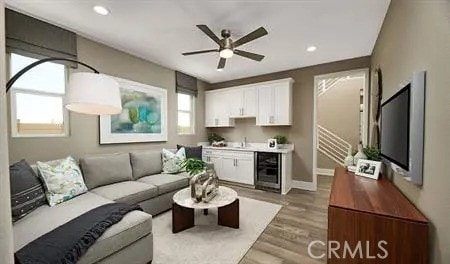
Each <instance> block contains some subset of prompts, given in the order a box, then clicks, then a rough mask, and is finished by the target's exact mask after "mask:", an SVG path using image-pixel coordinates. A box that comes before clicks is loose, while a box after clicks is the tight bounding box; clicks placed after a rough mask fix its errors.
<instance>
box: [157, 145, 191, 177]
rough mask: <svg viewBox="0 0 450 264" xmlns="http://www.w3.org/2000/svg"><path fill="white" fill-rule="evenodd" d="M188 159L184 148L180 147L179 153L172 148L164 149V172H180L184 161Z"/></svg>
mask: <svg viewBox="0 0 450 264" xmlns="http://www.w3.org/2000/svg"><path fill="white" fill-rule="evenodd" d="M185 159H186V152H185V150H184V148H180V149H179V150H178V151H177V153H173V152H172V151H170V150H167V149H163V150H162V160H163V172H164V173H178V172H181V169H182V167H181V166H182V163H183V161H184V160H185Z"/></svg>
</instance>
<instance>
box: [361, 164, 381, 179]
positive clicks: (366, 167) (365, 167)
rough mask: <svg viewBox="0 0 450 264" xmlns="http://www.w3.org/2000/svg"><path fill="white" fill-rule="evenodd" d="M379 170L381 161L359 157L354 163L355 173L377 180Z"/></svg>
mask: <svg viewBox="0 0 450 264" xmlns="http://www.w3.org/2000/svg"><path fill="white" fill-rule="evenodd" d="M380 170H381V161H374V160H366V159H359V160H358V163H357V164H356V170H355V175H358V176H363V177H366V178H370V179H374V180H378V178H379V176H380Z"/></svg>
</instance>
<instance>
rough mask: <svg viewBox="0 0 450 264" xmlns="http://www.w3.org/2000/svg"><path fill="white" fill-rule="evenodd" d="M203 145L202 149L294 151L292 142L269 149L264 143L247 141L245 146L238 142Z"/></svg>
mask: <svg viewBox="0 0 450 264" xmlns="http://www.w3.org/2000/svg"><path fill="white" fill-rule="evenodd" d="M200 145H202V146H203V148H204V149H213V150H229V151H248V152H274V153H290V152H292V151H294V145H293V144H286V145H282V146H280V147H279V148H278V149H269V148H267V144H266V143H247V146H246V147H237V146H238V143H227V146H226V147H213V146H207V145H206V146H205V145H203V144H200Z"/></svg>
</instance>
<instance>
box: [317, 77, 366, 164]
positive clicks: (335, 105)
mask: <svg viewBox="0 0 450 264" xmlns="http://www.w3.org/2000/svg"><path fill="white" fill-rule="evenodd" d="M364 81H365V80H364V78H354V79H348V80H341V81H339V82H338V83H336V84H335V85H334V86H333V87H332V88H331V89H330V90H328V91H326V92H325V93H324V94H322V95H321V96H319V97H318V100H317V124H318V125H321V126H323V127H324V128H326V129H328V130H330V131H331V132H333V133H334V134H336V135H337V136H339V137H340V138H342V139H344V140H345V141H347V142H348V143H350V144H351V145H352V149H353V150H356V149H357V148H358V143H359V140H360V138H359V130H360V103H361V102H360V94H361V92H360V90H361V89H363V88H364ZM317 152H318V153H320V152H319V151H317ZM336 166H339V165H338V164H337V163H335V162H334V161H333V160H331V159H329V158H328V157H327V156H325V155H323V154H321V153H320V155H317V168H322V169H334V168H335V167H336Z"/></svg>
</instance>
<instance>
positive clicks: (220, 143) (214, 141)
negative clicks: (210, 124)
mask: <svg viewBox="0 0 450 264" xmlns="http://www.w3.org/2000/svg"><path fill="white" fill-rule="evenodd" d="M208 142H209V144H210V145H211V146H213V147H225V146H226V143H225V138H223V137H222V136H220V135H219V134H216V133H211V134H209V135H208Z"/></svg>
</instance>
